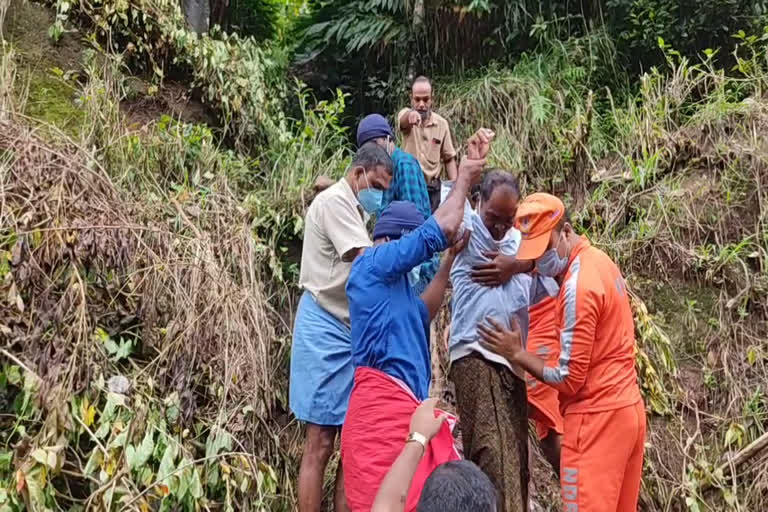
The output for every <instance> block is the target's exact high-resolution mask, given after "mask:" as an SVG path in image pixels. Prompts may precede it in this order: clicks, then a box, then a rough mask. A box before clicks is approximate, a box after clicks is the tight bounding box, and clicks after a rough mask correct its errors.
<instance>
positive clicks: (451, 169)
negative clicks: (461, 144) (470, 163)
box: [445, 157, 459, 181]
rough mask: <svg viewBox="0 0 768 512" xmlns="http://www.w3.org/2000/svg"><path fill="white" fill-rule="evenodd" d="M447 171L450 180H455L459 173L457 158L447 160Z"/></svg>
mask: <svg viewBox="0 0 768 512" xmlns="http://www.w3.org/2000/svg"><path fill="white" fill-rule="evenodd" d="M445 173H446V174H447V175H448V179H449V180H450V181H455V180H456V177H457V176H458V174H459V168H458V166H457V165H456V158H455V157H454V158H451V159H450V160H448V161H447V162H445Z"/></svg>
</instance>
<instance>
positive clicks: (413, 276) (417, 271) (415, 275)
mask: <svg viewBox="0 0 768 512" xmlns="http://www.w3.org/2000/svg"><path fill="white" fill-rule="evenodd" d="M420 277H421V266H418V267H413V268H412V269H411V270H410V271H409V272H408V284H409V285H410V286H411V287H414V286H416V284H417V283H418V282H419V278H420Z"/></svg>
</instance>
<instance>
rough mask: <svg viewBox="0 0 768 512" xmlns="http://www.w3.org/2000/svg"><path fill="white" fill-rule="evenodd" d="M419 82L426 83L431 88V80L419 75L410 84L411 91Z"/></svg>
mask: <svg viewBox="0 0 768 512" xmlns="http://www.w3.org/2000/svg"><path fill="white" fill-rule="evenodd" d="M421 82H426V83H428V84H429V86H430V87H432V80H430V79H429V78H427V77H425V76H424V75H419V76H417V77H416V78H414V79H413V82H411V89H413V86H414V85H416V84H418V83H421Z"/></svg>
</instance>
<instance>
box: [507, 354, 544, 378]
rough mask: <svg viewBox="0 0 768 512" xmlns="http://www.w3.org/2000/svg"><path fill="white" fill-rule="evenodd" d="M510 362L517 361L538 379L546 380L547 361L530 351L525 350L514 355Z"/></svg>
mask: <svg viewBox="0 0 768 512" xmlns="http://www.w3.org/2000/svg"><path fill="white" fill-rule="evenodd" d="M510 362H511V363H517V364H518V365H520V366H521V367H522V368H523V370H525V371H526V372H528V373H530V374H531V375H533V376H534V377H536V380H540V381H542V382H544V366H545V363H544V360H543V359H539V358H538V357H536V356H535V355H533V354H531V353H530V352H526V351H525V350H523V351H521V352H519V353H518V354H517V356H516V357H514V358H513V360H511V361H510Z"/></svg>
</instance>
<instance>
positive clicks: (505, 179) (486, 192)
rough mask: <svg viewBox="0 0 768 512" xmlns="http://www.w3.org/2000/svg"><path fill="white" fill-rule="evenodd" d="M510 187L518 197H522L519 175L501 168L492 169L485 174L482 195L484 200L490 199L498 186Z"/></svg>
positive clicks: (481, 189)
mask: <svg viewBox="0 0 768 512" xmlns="http://www.w3.org/2000/svg"><path fill="white" fill-rule="evenodd" d="M500 186H505V187H510V188H511V189H512V191H513V192H514V193H515V195H516V196H517V197H520V182H519V181H518V180H517V176H515V175H514V174H511V173H508V172H507V171H503V170H501V169H496V168H494V169H491V170H489V171H488V172H486V173H485V176H483V183H482V184H481V185H480V197H482V198H483V201H488V200H489V199H490V198H491V194H493V191H494V190H496V187H500Z"/></svg>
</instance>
